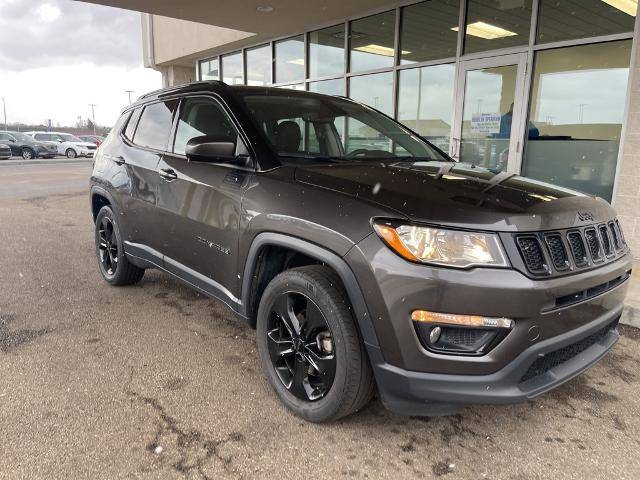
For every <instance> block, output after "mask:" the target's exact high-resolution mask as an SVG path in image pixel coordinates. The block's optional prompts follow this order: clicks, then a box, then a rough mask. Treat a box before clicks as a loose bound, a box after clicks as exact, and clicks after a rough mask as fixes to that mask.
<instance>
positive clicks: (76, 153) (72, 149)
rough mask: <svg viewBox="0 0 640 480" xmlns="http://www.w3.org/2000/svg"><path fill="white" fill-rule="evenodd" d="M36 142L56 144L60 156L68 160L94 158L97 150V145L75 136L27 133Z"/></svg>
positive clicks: (56, 133) (54, 133) (68, 134)
mask: <svg viewBox="0 0 640 480" xmlns="http://www.w3.org/2000/svg"><path fill="white" fill-rule="evenodd" d="M27 135H30V136H31V137H33V138H34V140H38V141H40V142H45V143H54V144H56V146H57V148H58V154H59V155H64V156H66V157H67V158H76V157H93V154H94V152H95V150H96V148H97V147H96V145H95V143H91V142H85V141H83V140H80V139H79V138H78V137H76V136H75V135H71V134H70V133H63V132H27Z"/></svg>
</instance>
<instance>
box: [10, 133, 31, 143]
mask: <svg viewBox="0 0 640 480" xmlns="http://www.w3.org/2000/svg"><path fill="white" fill-rule="evenodd" d="M11 135H13V136H14V137H15V139H16V140H19V141H21V142H32V141H33V138H31V137H30V136H29V135H26V134H24V133H21V132H11Z"/></svg>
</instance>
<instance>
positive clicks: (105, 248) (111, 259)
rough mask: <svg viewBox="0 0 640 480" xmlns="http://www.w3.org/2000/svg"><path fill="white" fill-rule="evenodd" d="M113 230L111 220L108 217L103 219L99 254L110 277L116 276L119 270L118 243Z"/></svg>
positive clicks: (99, 233)
mask: <svg viewBox="0 0 640 480" xmlns="http://www.w3.org/2000/svg"><path fill="white" fill-rule="evenodd" d="M113 230H114V228H113V222H112V221H111V219H110V218H109V217H107V216H104V217H102V220H101V222H100V226H99V227H98V238H99V243H98V252H99V256H100V263H102V268H103V270H104V272H105V274H106V275H108V276H114V275H115V273H116V270H117V268H118V242H117V241H116V238H115V234H114V231H113Z"/></svg>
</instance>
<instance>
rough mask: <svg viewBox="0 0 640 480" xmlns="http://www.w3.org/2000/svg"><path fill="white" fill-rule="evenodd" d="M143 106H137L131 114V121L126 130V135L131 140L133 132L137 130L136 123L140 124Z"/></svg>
mask: <svg viewBox="0 0 640 480" xmlns="http://www.w3.org/2000/svg"><path fill="white" fill-rule="evenodd" d="M141 111H142V109H141V108H136V109H135V110H134V111H133V113H131V115H130V116H129V121H128V122H127V128H125V130H124V136H125V137H127V138H128V139H129V140H131V141H133V133H134V132H135V130H136V125H137V124H138V119H139V118H140V112H141Z"/></svg>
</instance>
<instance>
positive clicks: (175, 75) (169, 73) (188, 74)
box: [156, 65, 196, 87]
mask: <svg viewBox="0 0 640 480" xmlns="http://www.w3.org/2000/svg"><path fill="white" fill-rule="evenodd" d="M156 68H157V70H159V71H160V73H162V86H163V87H173V86H175V85H184V84H186V83H191V82H195V81H196V69H195V67H181V66H178V65H169V66H168V67H156Z"/></svg>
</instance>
